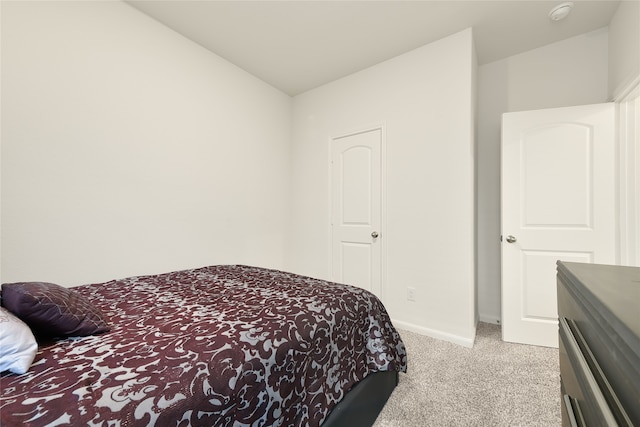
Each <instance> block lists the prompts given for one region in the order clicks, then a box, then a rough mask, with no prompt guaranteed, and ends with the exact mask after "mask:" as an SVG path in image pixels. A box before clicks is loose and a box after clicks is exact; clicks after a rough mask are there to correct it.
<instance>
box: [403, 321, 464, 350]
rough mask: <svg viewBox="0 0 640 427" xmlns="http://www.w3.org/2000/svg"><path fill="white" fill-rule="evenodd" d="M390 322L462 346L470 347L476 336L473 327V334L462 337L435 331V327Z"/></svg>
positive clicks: (407, 329)
mask: <svg viewBox="0 0 640 427" xmlns="http://www.w3.org/2000/svg"><path fill="white" fill-rule="evenodd" d="M391 322H392V323H393V325H394V326H395V327H396V328H398V329H403V330H405V331H409V332H415V333H416V334H420V335H424V336H427V337H431V338H436V339H439V340H443V341H448V342H451V343H454V344H458V345H461V346H463V347H469V348H472V347H473V342H474V341H475V337H476V330H475V328H474V329H473V336H472V337H470V338H469V337H463V336H459V335H453V334H450V333H448V332H442V331H437V330H435V329H429V328H425V327H423V326H419V325H414V324H413V323H408V322H402V321H399V320H393V319H391Z"/></svg>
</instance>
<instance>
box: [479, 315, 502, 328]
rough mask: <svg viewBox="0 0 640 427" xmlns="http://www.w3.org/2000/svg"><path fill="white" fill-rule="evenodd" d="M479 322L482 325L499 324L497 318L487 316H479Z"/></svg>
mask: <svg viewBox="0 0 640 427" xmlns="http://www.w3.org/2000/svg"><path fill="white" fill-rule="evenodd" d="M480 321H481V322H483V323H493V324H494V325H499V324H500V323H501V322H500V318H499V317H497V316H492V315H489V314H480Z"/></svg>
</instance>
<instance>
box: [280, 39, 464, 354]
mask: <svg viewBox="0 0 640 427" xmlns="http://www.w3.org/2000/svg"><path fill="white" fill-rule="evenodd" d="M473 60H474V57H473V40H472V33H471V30H466V31H463V32H460V33H458V34H455V35H453V36H450V37H448V38H445V39H443V40H440V41H438V42H435V43H432V44H429V45H426V46H424V47H421V48H419V49H416V50H414V51H411V52H409V53H406V54H404V55H401V56H399V57H396V58H394V59H391V60H389V61H386V62H383V63H381V64H378V65H376V66H374V67H371V68H369V69H366V70H364V71H361V72H359V73H356V74H353V75H351V76H348V77H346V78H343V79H340V80H337V81H335V82H332V83H330V84H328V85H325V86H322V87H320V88H318V89H315V90H312V91H309V92H306V93H304V94H302V95H299V96H297V97H295V98H294V103H293V149H292V165H293V166H292V168H293V170H292V195H291V196H292V215H291V218H292V222H291V234H290V247H289V254H290V255H291V263H290V265H288V269H290V270H293V271H296V272H299V273H302V274H308V275H311V276H316V277H324V278H327V279H330V258H329V255H330V240H329V239H330V228H329V221H330V217H329V197H330V195H329V189H330V184H329V139H330V137H332V136H339V135H341V134H344V133H346V132H349V131H354V130H362V129H365V128H367V127H368V126H370V125H380V124H383V125H384V129H385V131H386V139H385V144H386V147H385V148H383V151H385V153H386V154H385V164H386V170H385V172H386V179H385V180H384V181H385V184H386V187H385V193H384V200H385V207H386V209H384V211H383V215H384V218H383V224H385V225H384V229H383V230H382V233H381V240H382V241H383V244H384V247H385V253H386V256H385V261H384V266H383V267H384V273H386V274H385V280H384V283H383V292H382V293H383V301H384V303H385V305H386V307H387V309H388V310H389V312H390V314H391V316H392V318H393V319H394V323H396V325H397V326H399V327H404V328H407V329H412V330H415V331H418V332H421V333H425V334H428V335H432V336H438V337H441V338H445V339H449V340H451V341H455V342H459V343H462V344H471V343H472V342H473V338H474V334H475V291H474V265H473V260H474V252H473V251H474V244H473V239H474V230H473V176H474V170H473V164H474V159H473V154H474V147H473V105H472V101H473V91H474V88H473V82H472V80H473V76H472V74H473ZM408 286H412V287H415V288H416V299H417V301H416V302H414V303H412V302H409V301H407V299H406V288H407V287H408Z"/></svg>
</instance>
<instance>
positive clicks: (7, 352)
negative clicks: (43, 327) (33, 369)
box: [0, 307, 38, 374]
mask: <svg viewBox="0 0 640 427" xmlns="http://www.w3.org/2000/svg"><path fill="white" fill-rule="evenodd" d="M36 351H38V343H37V342H36V339H35V337H34V336H33V333H31V329H29V327H28V326H27V325H26V324H25V323H24V322H23V321H22V320H20V319H18V318H17V317H16V316H14V315H13V314H11V313H10V312H9V310H7V309H5V308H3V307H0V372H4V371H11V372H13V373H14V374H24V373H25V372H27V370H28V369H29V366H31V363H33V359H34V358H35V357H36Z"/></svg>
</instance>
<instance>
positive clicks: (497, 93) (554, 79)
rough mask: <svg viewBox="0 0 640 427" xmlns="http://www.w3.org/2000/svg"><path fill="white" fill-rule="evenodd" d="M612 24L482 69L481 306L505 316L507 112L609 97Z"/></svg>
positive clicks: (483, 313)
mask: <svg viewBox="0 0 640 427" xmlns="http://www.w3.org/2000/svg"><path fill="white" fill-rule="evenodd" d="M607 52H608V37H607V29H606V28H603V29H600V30H596V31H593V32H589V33H586V34H582V35H579V36H577V37H573V38H570V39H567V40H564V41H561V42H557V43H553V44H550V45H547V46H544V47H541V48H538V49H534V50H531V51H528V52H524V53H522V54H519V55H514V56H511V57H509V58H506V59H503V60H500V61H496V62H492V63H490V64H486V65H482V66H480V67H479V72H478V156H477V159H478V164H477V186H478V202H477V203H478V206H477V215H478V241H477V245H478V247H477V254H478V259H477V263H478V311H479V315H480V319H481V320H484V321H488V322H497V321H499V319H500V292H501V290H500V288H501V284H500V240H499V239H500V127H501V120H502V113H505V112H511V111H524V110H535V109H542V108H553V107H565V106H571V105H581V104H592V103H600V102H605V101H607V81H608V73H607V68H608V66H607Z"/></svg>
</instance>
